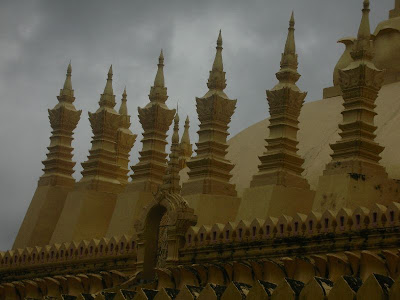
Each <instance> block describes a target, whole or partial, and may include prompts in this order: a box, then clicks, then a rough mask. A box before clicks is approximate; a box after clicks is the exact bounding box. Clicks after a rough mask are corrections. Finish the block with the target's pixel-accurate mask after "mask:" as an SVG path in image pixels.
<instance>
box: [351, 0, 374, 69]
mask: <svg viewBox="0 0 400 300" xmlns="http://www.w3.org/2000/svg"><path fill="white" fill-rule="evenodd" d="M369 12H370V9H369V0H364V3H363V9H362V18H361V23H360V27H359V29H358V34H357V40H356V42H355V45H354V48H353V51H351V52H350V54H351V57H352V58H353V59H354V60H355V61H357V60H371V59H372V57H373V51H372V45H371V27H370V24H369Z"/></svg>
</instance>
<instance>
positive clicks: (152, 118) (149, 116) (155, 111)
mask: <svg viewBox="0 0 400 300" xmlns="http://www.w3.org/2000/svg"><path fill="white" fill-rule="evenodd" d="M138 112H139V121H140V123H141V124H142V126H143V129H144V130H145V131H146V130H150V129H153V130H159V131H162V132H166V131H167V130H168V128H169V127H170V126H171V123H172V120H173V118H174V116H175V112H176V110H175V109H171V110H169V109H166V108H163V107H161V106H160V105H159V104H154V105H152V106H150V107H147V108H140V107H139V108H138Z"/></svg>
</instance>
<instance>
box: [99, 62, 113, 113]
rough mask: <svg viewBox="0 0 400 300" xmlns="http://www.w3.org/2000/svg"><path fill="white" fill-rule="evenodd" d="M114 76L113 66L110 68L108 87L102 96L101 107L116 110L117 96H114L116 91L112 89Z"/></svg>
mask: <svg viewBox="0 0 400 300" xmlns="http://www.w3.org/2000/svg"><path fill="white" fill-rule="evenodd" d="M112 76H113V70H112V65H111V66H110V69H108V74H107V82H106V86H105V87H104V92H103V94H101V97H100V101H99V104H100V107H110V108H114V106H115V104H116V103H115V96H114V91H113V87H112Z"/></svg>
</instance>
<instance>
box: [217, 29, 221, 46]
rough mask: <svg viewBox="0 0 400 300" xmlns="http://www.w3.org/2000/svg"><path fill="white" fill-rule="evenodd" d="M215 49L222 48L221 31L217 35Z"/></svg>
mask: <svg viewBox="0 0 400 300" xmlns="http://www.w3.org/2000/svg"><path fill="white" fill-rule="evenodd" d="M217 47H222V34H221V29H220V30H219V34H218V39H217Z"/></svg>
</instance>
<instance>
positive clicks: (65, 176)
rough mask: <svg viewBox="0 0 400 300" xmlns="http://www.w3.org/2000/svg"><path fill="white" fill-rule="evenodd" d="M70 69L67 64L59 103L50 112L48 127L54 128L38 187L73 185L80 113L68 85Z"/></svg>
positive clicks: (70, 85) (70, 83)
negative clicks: (76, 134)
mask: <svg viewBox="0 0 400 300" xmlns="http://www.w3.org/2000/svg"><path fill="white" fill-rule="evenodd" d="M71 74H72V67H71V63H69V65H68V69H67V75H66V78H65V82H64V87H63V88H62V89H61V90H60V95H59V96H57V99H58V101H59V103H58V104H57V105H56V106H55V107H54V108H53V109H49V119H50V125H51V128H52V129H53V131H52V136H51V137H50V141H51V142H50V146H49V147H48V148H47V149H48V150H49V152H48V154H47V159H46V160H45V161H43V165H44V169H43V171H44V174H43V176H42V177H40V180H39V185H64V186H72V185H73V184H74V182H75V180H74V179H73V178H72V174H73V173H74V170H73V168H74V166H75V162H73V161H72V150H73V148H72V147H71V143H72V140H73V137H72V136H73V131H74V130H75V128H76V126H77V124H78V122H79V119H80V116H81V113H82V111H81V110H79V111H77V110H76V108H75V106H74V104H73V102H74V101H75V97H74V90H73V89H72V82H71Z"/></svg>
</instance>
